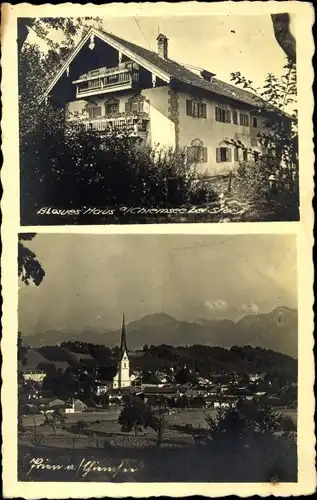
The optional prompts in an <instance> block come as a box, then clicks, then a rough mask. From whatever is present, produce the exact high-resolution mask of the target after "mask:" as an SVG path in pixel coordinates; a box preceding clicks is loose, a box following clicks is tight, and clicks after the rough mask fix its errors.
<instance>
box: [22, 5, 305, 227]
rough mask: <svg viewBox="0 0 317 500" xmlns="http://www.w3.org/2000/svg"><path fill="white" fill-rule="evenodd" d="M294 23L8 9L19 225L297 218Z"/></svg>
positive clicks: (284, 17) (280, 18)
mask: <svg viewBox="0 0 317 500" xmlns="http://www.w3.org/2000/svg"><path fill="white" fill-rule="evenodd" d="M295 24H296V16H295V15H294V16H290V15H288V14H272V15H264V14H262V15H223V16H222V15H209V16H202V15H195V16H189V15H186V16H185V15H184V16H163V15H162V16H161V17H144V16H135V17H132V16H127V17H120V18H111V17H109V18H97V17H76V18H74V17H39V18H22V17H21V18H18V25H17V36H18V38H17V50H18V63H19V68H18V77H19V146H20V147H19V161H20V207H21V209H20V223H21V225H22V226H37V225H41V226H47V225H66V224H67V225H74V224H77V225H96V224H98V225H100V224H103V225H109V224H162V223H163V224H166V223H217V222H222V223H223V222H229V223H230V222H265V221H268V222H270V221H297V220H299V158H298V130H297V83H296V82H297V79H296V41H295V35H294V33H295Z"/></svg>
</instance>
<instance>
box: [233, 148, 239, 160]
mask: <svg viewBox="0 0 317 500" xmlns="http://www.w3.org/2000/svg"><path fill="white" fill-rule="evenodd" d="M234 161H239V150H238V148H234Z"/></svg>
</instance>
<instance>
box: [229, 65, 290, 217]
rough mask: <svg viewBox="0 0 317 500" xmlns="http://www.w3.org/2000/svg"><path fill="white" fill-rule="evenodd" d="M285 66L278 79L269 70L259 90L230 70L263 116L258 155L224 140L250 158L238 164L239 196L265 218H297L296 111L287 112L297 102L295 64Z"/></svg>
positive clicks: (232, 76)
mask: <svg viewBox="0 0 317 500" xmlns="http://www.w3.org/2000/svg"><path fill="white" fill-rule="evenodd" d="M284 69H285V74H284V75H283V76H282V77H281V78H280V79H279V78H277V77H275V76H274V75H273V74H271V73H269V74H268V75H267V77H266V80H265V84H264V86H263V88H262V89H255V88H254V87H253V84H252V81H251V80H248V79H246V78H245V77H244V76H242V75H241V73H240V72H236V73H232V75H231V80H232V81H233V82H234V83H235V84H236V85H239V86H242V87H243V88H246V89H249V90H251V91H252V92H253V94H254V109H253V112H254V113H255V114H257V115H258V116H262V117H263V120H264V125H265V131H264V132H261V133H258V134H257V136H258V139H259V143H260V145H261V148H262V153H261V154H259V153H258V151H256V150H254V149H253V148H252V147H251V148H249V147H247V146H245V144H244V143H243V142H242V141H240V140H236V139H232V138H228V139H227V143H228V144H232V145H234V146H235V147H236V148H238V149H241V150H243V151H245V152H246V153H247V154H248V158H249V159H248V160H247V161H244V162H242V163H241V164H240V167H239V169H238V172H237V182H236V185H237V192H238V193H240V196H241V199H243V200H245V199H247V200H249V201H250V203H251V205H253V206H254V207H255V208H256V209H258V210H259V212H260V213H261V212H263V213H264V214H265V217H266V219H267V218H268V216H270V214H271V217H272V219H273V220H276V219H278V220H298V218H299V173H298V130H297V110H296V109H294V110H293V112H292V114H291V115H289V114H288V113H287V112H286V111H287V109H288V107H289V106H291V105H292V106H293V105H295V103H296V94H297V84H296V65H295V64H294V63H293V62H292V61H290V60H289V61H288V62H287V64H286V65H285V66H284ZM270 179H271V180H270Z"/></svg>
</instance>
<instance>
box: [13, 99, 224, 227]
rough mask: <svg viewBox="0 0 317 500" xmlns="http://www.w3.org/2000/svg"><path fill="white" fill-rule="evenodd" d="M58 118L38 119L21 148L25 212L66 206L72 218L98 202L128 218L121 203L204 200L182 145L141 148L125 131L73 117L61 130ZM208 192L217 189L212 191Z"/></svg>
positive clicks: (204, 192)
mask: <svg viewBox="0 0 317 500" xmlns="http://www.w3.org/2000/svg"><path fill="white" fill-rule="evenodd" d="M46 113H47V114H50V110H49V109H48V110H46ZM58 123H59V125H58V126H55V127H54V126H52V125H50V126H49V127H48V128H49V129H48V130H46V129H45V124H44V123H43V124H40V123H39V125H38V124H36V125H35V129H34V130H33V131H32V132H31V133H30V134H29V136H28V138H27V141H26V147H24V148H21V175H22V177H21V182H22V185H23V196H24V197H25V200H24V204H25V205H24V213H26V214H27V213H28V212H31V213H34V211H37V210H39V209H40V208H42V207H54V208H55V209H63V208H64V209H65V207H68V208H69V209H73V210H75V212H73V215H74V214H75V215H76V220H85V218H84V217H85V216H86V220H88V219H89V220H90V219H91V215H90V212H89V207H98V208H100V209H104V214H105V215H107V214H108V217H111V219H112V220H114V216H117V218H118V219H119V220H120V221H128V220H129V219H130V218H131V214H129V212H126V211H124V208H123V207H129V206H130V207H142V208H153V207H155V208H158V209H159V208H169V207H170V208H172V207H173V208H174V207H180V206H184V204H186V203H198V202H200V203H201V202H204V201H205V200H206V197H207V194H208V193H209V194H210V190H211V188H210V186H209V185H207V184H206V183H205V176H204V175H199V174H198V173H197V170H196V167H195V165H189V164H188V163H187V158H186V154H185V152H184V151H178V152H175V151H173V150H172V149H171V148H167V149H159V148H158V147H155V148H139V147H137V146H136V144H135V140H134V138H133V137H131V136H130V135H129V133H128V132H126V133H119V132H117V131H113V132H110V131H109V132H107V134H106V135H103V136H101V135H98V134H96V132H95V131H90V130H87V131H86V130H85V129H84V128H83V127H81V126H78V125H74V124H71V123H69V124H68V125H67V127H66V131H65V130H64V127H63V126H62V125H61V121H59V122H58ZM209 198H211V199H212V198H213V199H216V195H215V194H214V193H213V192H212V191H211V195H210V196H209ZM120 207H121V209H120ZM111 208H116V209H117V210H118V213H115V214H113V210H111ZM87 209H88V210H87ZM107 209H108V211H107ZM120 210H121V211H120ZM132 215H133V214H132ZM133 217H134V220H136V218H135V215H133ZM141 217H142V218H144V215H143V216H142V214H141Z"/></svg>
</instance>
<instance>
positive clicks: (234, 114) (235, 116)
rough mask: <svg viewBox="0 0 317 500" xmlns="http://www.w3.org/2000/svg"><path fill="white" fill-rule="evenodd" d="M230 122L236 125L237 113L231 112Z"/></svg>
mask: <svg viewBox="0 0 317 500" xmlns="http://www.w3.org/2000/svg"><path fill="white" fill-rule="evenodd" d="M232 121H233V123H234V124H235V125H238V112H237V111H235V110H234V111H232Z"/></svg>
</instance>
